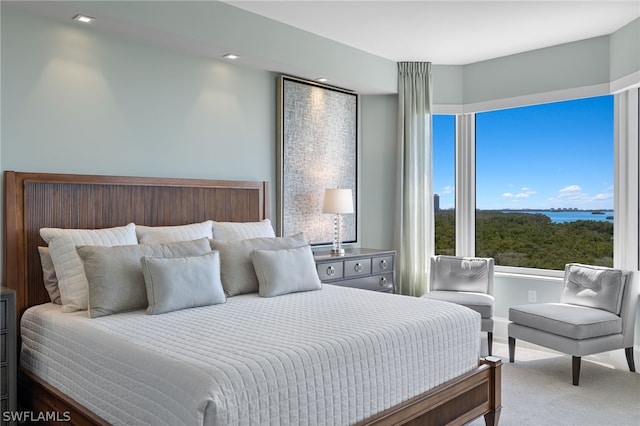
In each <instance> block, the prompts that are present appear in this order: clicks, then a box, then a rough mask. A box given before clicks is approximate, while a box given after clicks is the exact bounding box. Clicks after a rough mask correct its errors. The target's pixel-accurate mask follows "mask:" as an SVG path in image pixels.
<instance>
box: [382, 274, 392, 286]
mask: <svg viewBox="0 0 640 426" xmlns="http://www.w3.org/2000/svg"><path fill="white" fill-rule="evenodd" d="M380 287H384V288H391V287H393V284H391V283H388V282H387V277H382V278H380Z"/></svg>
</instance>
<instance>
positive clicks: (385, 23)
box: [225, 0, 640, 65]
mask: <svg viewBox="0 0 640 426" xmlns="http://www.w3.org/2000/svg"><path fill="white" fill-rule="evenodd" d="M225 3H228V4H230V5H233V6H235V7H238V8H241V9H244V10H247V11H250V12H253V13H256V14H259V15H262V16H265V17H268V18H271V19H274V20H276V21H280V22H283V23H286V24H288V25H291V26H293V27H297V28H299V29H302V30H306V31H308V32H311V33H314V34H317V35H320V36H323V37H326V38H329V39H332V40H334V41H337V42H340V43H342V44H345V45H348V46H351V47H355V48H357V49H360V50H363V51H366V52H369V53H372V54H374V55H377V56H381V57H383V58H386V59H390V60H392V61H396V62H399V61H429V62H432V63H434V64H441V65H463V64H468V63H473V62H479V61H484V60H487V59H492V58H496V57H500V56H506V55H512V54H515V53H520V52H525V51H528V50H534V49H540V48H543V47H548V46H554V45H558V44H562V43H568V42H572V41H577V40H583V39H588V38H592V37H598V36H602V35H607V34H611V33H613V32H615V31H616V30H618V29H619V28H621V27H622V26H624V25H626V24H627V23H629V22H631V21H633V20H634V19H636V18H638V17H639V16H640V0H625V1H589V0H587V1H576V0H573V1H523V0H510V1H505V0H503V1H479V0H476V1H457V0H449V1H430V0H414V1H398V0H387V1H382V0H378V1H370V0H369V1H367V0H359V1H358V0H356V1H338V0H324V1H314V0H294V1H291V0H289V1H274V0H262V1H250V0H246V1H245V0H239V1H238V0H236V1H233V0H232V1H225Z"/></svg>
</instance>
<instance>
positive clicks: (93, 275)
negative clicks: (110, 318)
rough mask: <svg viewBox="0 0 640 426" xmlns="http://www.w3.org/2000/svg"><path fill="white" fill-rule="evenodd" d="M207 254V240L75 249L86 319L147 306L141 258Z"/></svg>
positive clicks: (208, 249)
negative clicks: (84, 286) (85, 292)
mask: <svg viewBox="0 0 640 426" xmlns="http://www.w3.org/2000/svg"><path fill="white" fill-rule="evenodd" d="M210 251H211V248H210V247H209V239H207V238H201V239H199V240H194V241H174V242H170V243H166V244H140V245H135V246H114V247H98V246H82V247H78V254H79V255H80V257H81V258H82V261H83V262H84V270H85V273H86V275H87V280H88V282H89V316H90V317H91V318H97V317H102V316H105V315H111V314H115V313H118V312H125V311H132V310H135V309H142V308H145V307H147V304H148V303H147V291H146V289H145V284H144V276H143V274H142V267H141V266H140V259H141V258H142V257H143V256H156V257H176V256H193V255H200V254H203V253H207V252H210Z"/></svg>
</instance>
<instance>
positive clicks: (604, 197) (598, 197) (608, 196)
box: [593, 194, 613, 200]
mask: <svg viewBox="0 0 640 426" xmlns="http://www.w3.org/2000/svg"><path fill="white" fill-rule="evenodd" d="M612 197H613V194H598V195H596V196H595V197H593V199H594V200H610V199H611V198H612Z"/></svg>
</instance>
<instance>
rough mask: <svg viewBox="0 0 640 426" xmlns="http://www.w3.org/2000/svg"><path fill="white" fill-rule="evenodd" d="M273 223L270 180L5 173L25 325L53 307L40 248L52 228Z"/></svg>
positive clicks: (7, 235)
mask: <svg viewBox="0 0 640 426" xmlns="http://www.w3.org/2000/svg"><path fill="white" fill-rule="evenodd" d="M268 217H269V194H268V182H264V181H227V180H206V179H173V178H143V177H124V176H97V175H96V176H94V175H72V174H51V173H24V172H14V171H5V172H4V224H3V246H2V247H3V269H2V283H3V284H2V285H3V286H6V287H9V288H11V289H14V290H16V296H17V297H16V305H17V306H16V308H17V309H16V311H17V314H18V319H19V318H20V316H21V315H22V313H23V312H24V310H25V309H27V308H28V307H30V306H33V305H37V304H41V303H45V302H49V295H48V294H47V292H46V290H45V288H44V285H43V282H42V268H41V266H40V257H39V254H38V246H42V245H45V243H44V241H43V240H42V238H41V237H40V233H39V230H40V228H44V227H56V228H81V229H98V228H109V227H113V226H122V225H126V224H127V223H130V222H134V223H136V224H139V225H147V226H167V225H183V224H188V223H195V222H202V221H205V220H208V219H211V220H216V221H220V222H253V221H259V220H262V219H265V218H268Z"/></svg>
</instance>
